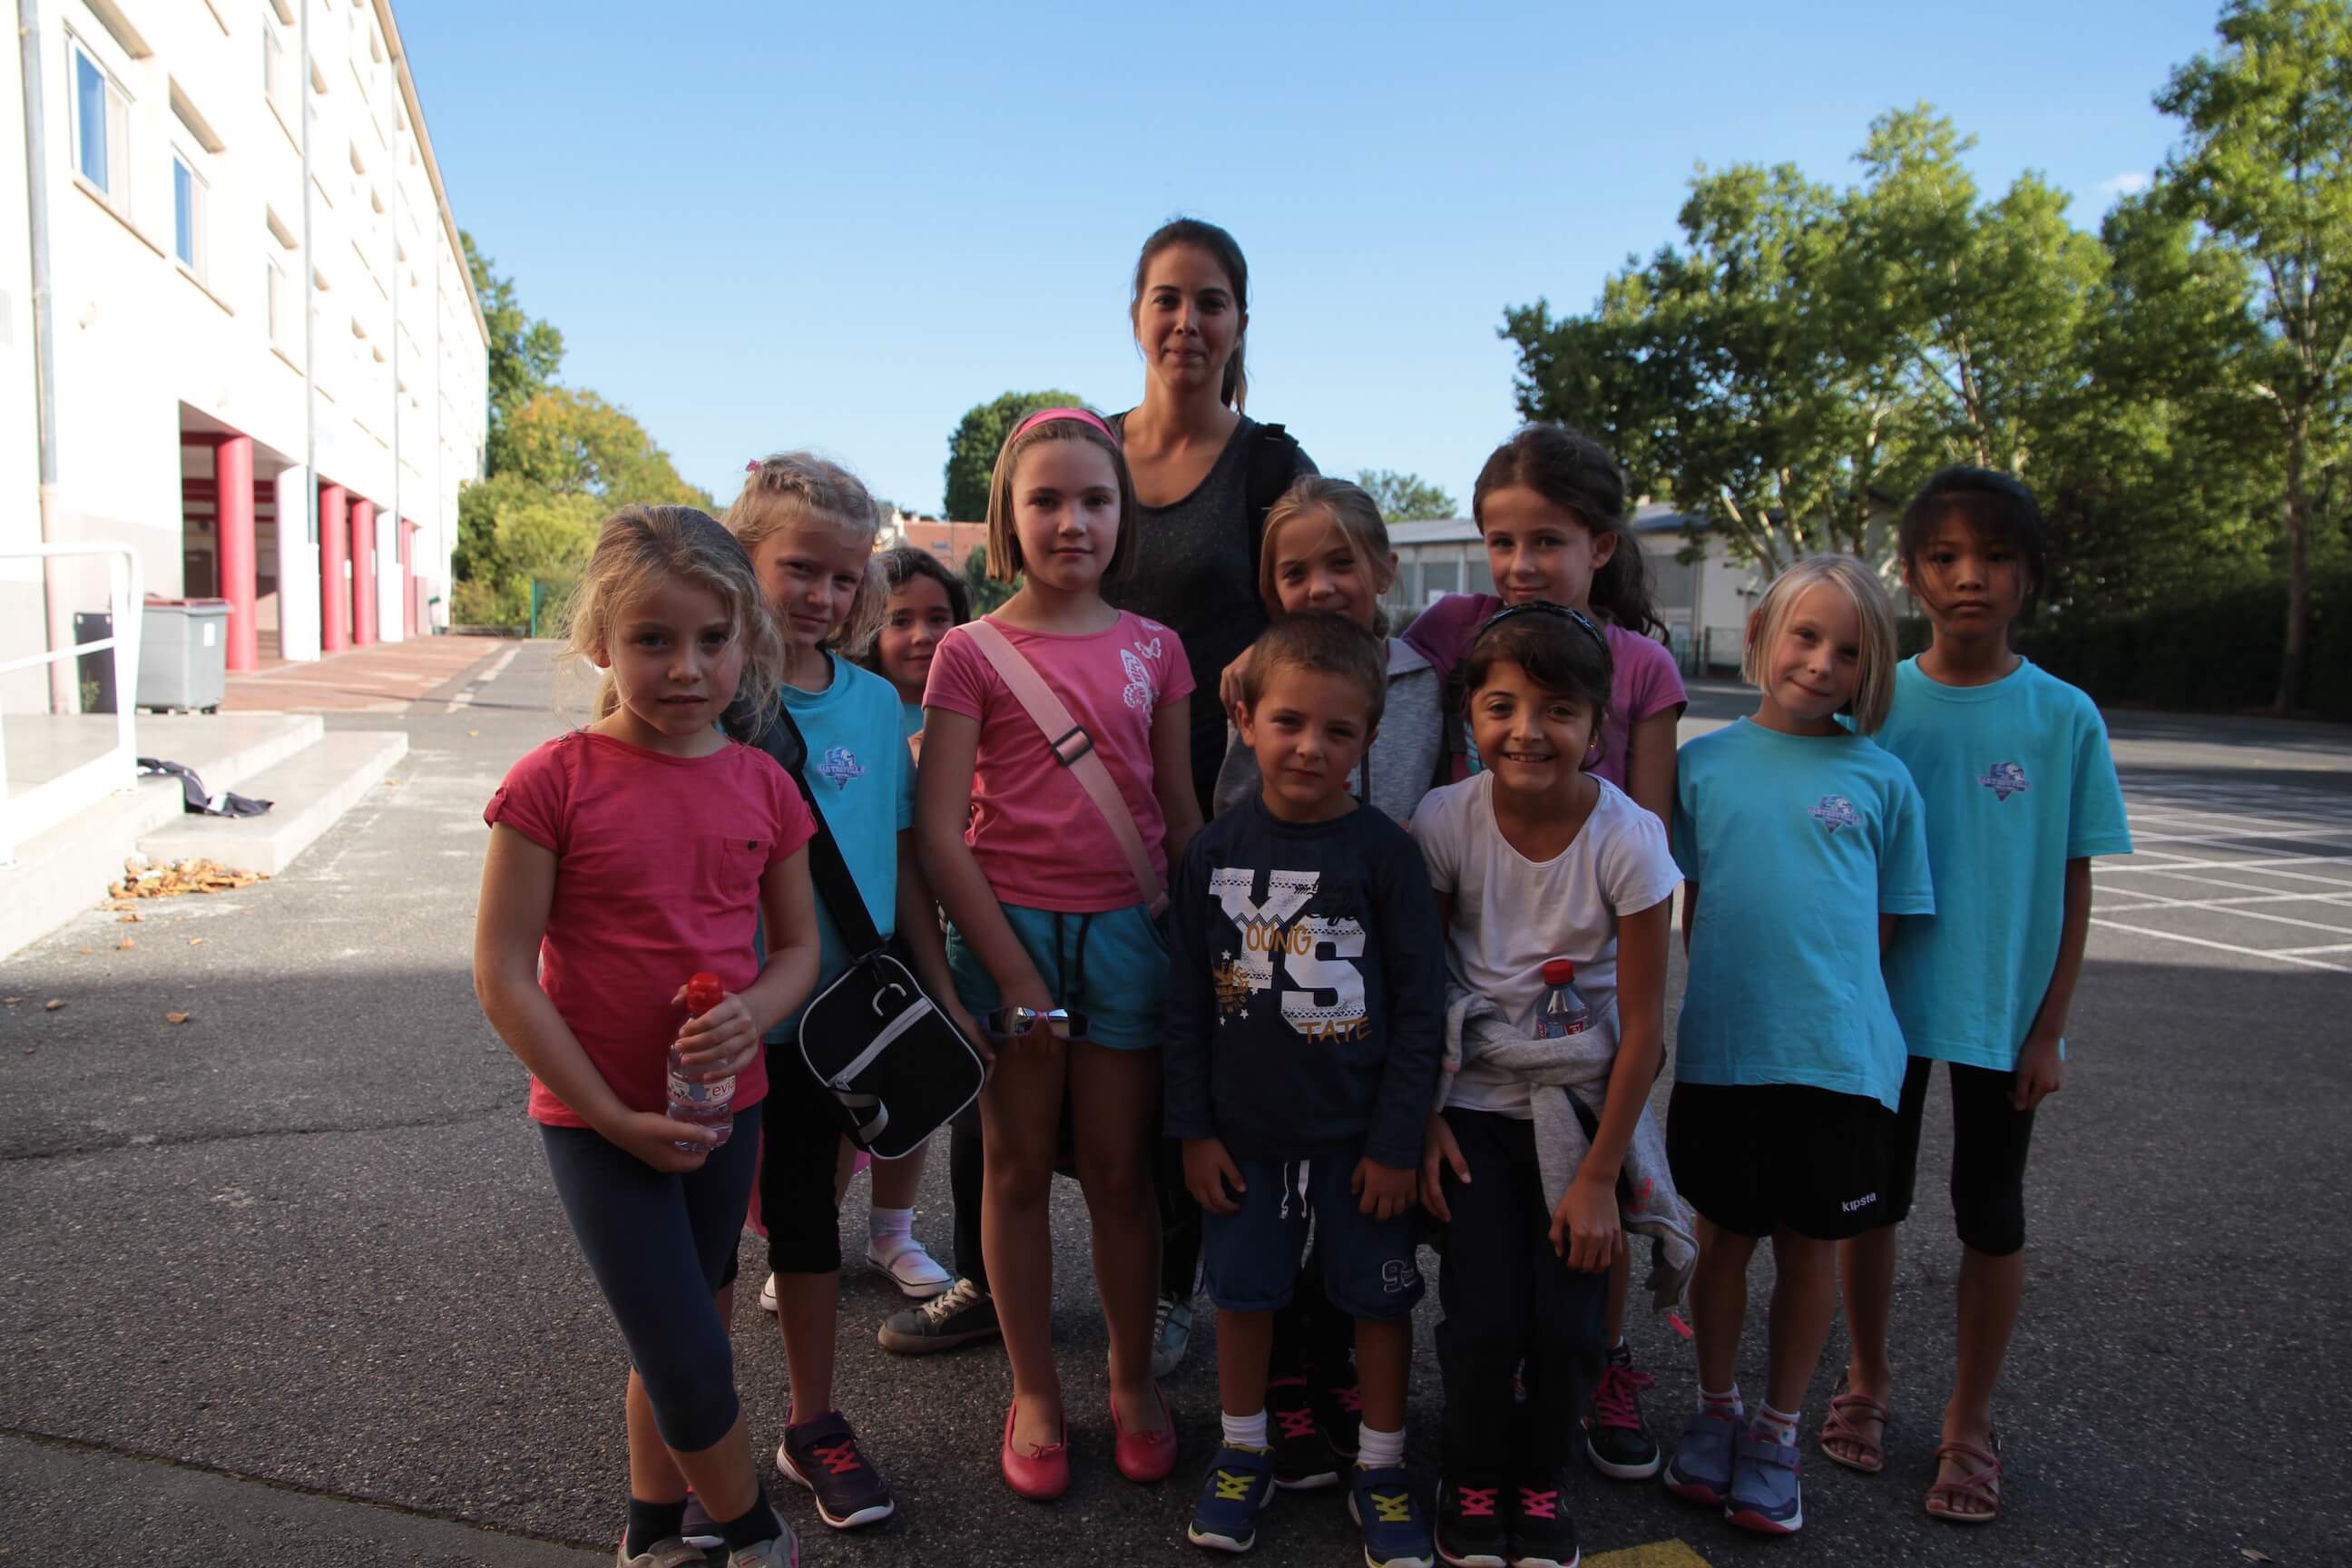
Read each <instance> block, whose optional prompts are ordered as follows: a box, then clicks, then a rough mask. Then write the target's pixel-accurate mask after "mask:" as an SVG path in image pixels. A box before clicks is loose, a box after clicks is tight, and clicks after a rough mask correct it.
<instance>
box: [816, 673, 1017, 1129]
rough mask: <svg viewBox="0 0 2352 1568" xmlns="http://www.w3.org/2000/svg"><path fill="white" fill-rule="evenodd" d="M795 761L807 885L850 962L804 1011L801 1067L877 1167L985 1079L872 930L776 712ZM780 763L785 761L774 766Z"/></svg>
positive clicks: (965, 1101) (967, 1045)
mask: <svg viewBox="0 0 2352 1568" xmlns="http://www.w3.org/2000/svg"><path fill="white" fill-rule="evenodd" d="M776 722H777V723H779V724H781V725H782V727H783V728H784V730H785V731H786V732H787V734H788V737H789V740H790V754H791V756H792V757H793V762H792V763H790V764H789V765H788V766H787V767H786V769H785V771H786V772H787V773H791V774H792V775H793V784H797V785H799V786H800V792H801V799H802V800H803V801H805V802H807V803H808V808H809V815H810V816H812V817H814V819H815V821H816V836H815V837H814V838H811V839H810V840H809V846H808V848H809V879H810V880H811V881H813V882H814V883H815V884H816V894H817V897H818V898H820V899H822V900H824V907H825V909H826V910H827V911H828V912H829V913H831V915H832V916H833V926H834V930H835V931H838V932H840V933H841V940H842V942H843V943H844V944H845V946H847V948H848V949H849V951H850V953H851V954H852V956H851V958H850V961H849V967H848V968H847V969H845V970H844V971H843V972H842V973H841V975H840V977H839V978H838V979H836V980H835V981H834V983H833V984H830V985H828V986H826V987H825V988H824V990H822V991H820V992H818V993H817V994H815V995H814V996H812V997H810V998H809V1003H808V1005H807V1007H805V1008H804V1009H803V1010H802V1013H801V1028H800V1046H801V1059H802V1060H803V1061H804V1062H806V1063H807V1064H808V1069H809V1071H810V1072H811V1073H812V1074H814V1076H815V1078H816V1080H817V1081H818V1082H819V1083H821V1084H823V1085H824V1087H825V1089H827V1090H829V1091H830V1092H831V1094H832V1096H833V1101H834V1106H835V1110H837V1111H838V1112H839V1113H840V1120H841V1126H842V1131H844V1132H845V1133H846V1134H847V1135H848V1138H849V1141H850V1142H853V1143H855V1144H856V1145H857V1146H858V1147H859V1148H860V1149H864V1150H866V1151H868V1152H871V1153H873V1154H874V1155H875V1156H876V1157H877V1158H879V1159H884V1160H896V1159H898V1158H900V1157H902V1156H904V1155H907V1154H911V1153H913V1152H915V1151H916V1150H917V1149H918V1148H919V1147H921V1145H922V1142H923V1141H924V1140H925V1139H927V1138H929V1136H930V1135H931V1134H932V1133H933V1132H935V1131H938V1130H939V1129H940V1126H941V1125H942V1124H943V1123H945V1122H946V1121H948V1119H949V1118H950V1117H952V1116H955V1115H956V1114H958V1113H959V1112H961V1110H963V1109H964V1107H966V1106H968V1105H970V1104H971V1102H972V1100H974V1099H976V1098H977V1097H978V1096H979V1094H980V1086H981V1083H982V1079H984V1077H985V1076H986V1074H985V1070H984V1069H983V1068H982V1066H981V1060H980V1053H979V1052H977V1051H975V1050H973V1049H972V1048H971V1042H970V1041H968V1040H966V1039H965V1038H964V1037H963V1036H962V1034H961V1032H960V1031H958V1029H957V1028H956V1026H955V1025H954V1024H952V1023H950V1021H949V1019H948V1016H947V1014H946V1013H944V1012H942V1011H940V1008H939V1006H938V1005H936V1004H934V1003H933V1002H932V1001H931V999H930V998H929V996H927V995H925V994H923V988H922V987H921V986H920V985H919V984H916V982H915V976H914V974H913V973H912V972H911V971H909V970H908V967H907V965H906V964H905V963H903V962H901V961H900V959H899V957H898V954H897V953H896V952H894V951H892V949H893V945H894V944H893V943H892V942H886V941H884V940H883V937H882V934H881V933H880V932H879V931H876V930H875V929H874V918H873V916H871V915H870V914H868V913H867V912H866V899H865V896H864V895H863V894H861V893H859V892H858V890H857V881H856V878H854V877H852V876H851V875H850V873H849V863H848V862H847V861H846V860H844V859H843V858H841V846H840V845H839V844H837V843H836V842H835V840H834V837H833V829H832V827H831V826H827V824H826V822H825V820H824V808H823V807H822V806H820V805H817V802H816V796H815V795H814V794H812V793H811V792H810V790H809V785H808V776H807V764H808V742H807V740H806V738H804V737H803V735H802V734H801V730H800V726H799V725H798V724H795V723H793V716H792V714H791V712H790V711H789V710H786V709H785V708H783V707H782V705H781V704H779V705H778V707H777V710H776ZM779 760H780V761H781V760H782V759H779Z"/></svg>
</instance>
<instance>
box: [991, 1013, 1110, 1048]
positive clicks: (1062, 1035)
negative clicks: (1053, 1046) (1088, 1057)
mask: <svg viewBox="0 0 2352 1568" xmlns="http://www.w3.org/2000/svg"><path fill="white" fill-rule="evenodd" d="M1039 1026H1044V1027H1045V1028H1047V1029H1050V1030H1052V1031H1053V1033H1054V1037H1055V1038H1056V1039H1062V1040H1083V1039H1085V1038H1086V1037H1087V1016H1086V1015H1085V1014H1084V1013H1073V1012H1071V1011H1070V1010H1069V1009H1068V1008H1066V1007H1055V1008H1054V1009H1053V1010H1052V1011H1050V1012H1044V1013H1041V1012H1039V1011H1038V1010H1037V1009H1036V1008H1034V1007H999V1008H998V1009H997V1010H996V1011H995V1012H993V1013H991V1014H990V1015H989V1016H988V1032H989V1033H990V1034H992V1035H994V1036H996V1037H998V1038H1000V1039H1006V1040H1017V1039H1020V1038H1021V1037H1024V1036H1025V1035H1033V1034H1034V1033H1036V1032H1037V1029H1038V1027H1039Z"/></svg>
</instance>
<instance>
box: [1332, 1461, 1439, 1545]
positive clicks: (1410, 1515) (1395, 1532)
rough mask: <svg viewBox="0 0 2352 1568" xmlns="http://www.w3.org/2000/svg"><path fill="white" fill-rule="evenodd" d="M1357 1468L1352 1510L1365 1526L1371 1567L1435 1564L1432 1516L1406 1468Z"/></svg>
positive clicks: (1351, 1493) (1350, 1493)
mask: <svg viewBox="0 0 2352 1568" xmlns="http://www.w3.org/2000/svg"><path fill="white" fill-rule="evenodd" d="M1353 1468H1354V1470H1355V1484H1354V1485H1353V1486H1352V1487H1350V1488H1349V1491H1348V1513H1349V1517H1351V1518H1353V1519H1354V1520H1355V1521H1356V1522H1357V1524H1359V1525H1360V1526H1361V1527H1362V1528H1363V1531H1364V1562H1365V1563H1367V1564H1368V1565H1369V1568H1431V1564H1432V1563H1433V1561H1434V1558H1435V1555H1436V1550H1435V1548H1434V1547H1433V1546H1432V1545H1431V1543H1430V1539H1429V1518H1428V1516H1427V1515H1426V1514H1424V1513H1423V1512H1422V1510H1421V1502H1420V1500H1418V1499H1417V1498H1415V1497H1414V1496H1413V1495H1412V1477H1411V1476H1409V1475H1407V1474H1406V1473H1405V1468H1404V1467H1403V1466H1402V1465H1385V1466H1382V1467H1381V1468H1379V1469H1377V1470H1373V1469H1367V1468H1364V1467H1363V1466H1361V1465H1357V1466H1355V1467H1353Z"/></svg>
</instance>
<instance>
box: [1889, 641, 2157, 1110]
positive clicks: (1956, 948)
mask: <svg viewBox="0 0 2352 1568" xmlns="http://www.w3.org/2000/svg"><path fill="white" fill-rule="evenodd" d="M1874 739H1875V740H1876V741H1877V742H1878V743H1879V745H1881V746H1882V747H1884V748H1885V749H1886V750H1887V751H1888V752H1892V753H1894V755H1895V757H1897V758H1899V759H1900V760H1901V761H1902V763H1903V764H1904V766H1905V767H1906V768H1908V769H1909V770H1910V773H1911V782H1912V783H1913V784H1916V785H1917V786H1918V789H1919V796H1920V798H1921V799H1922V800H1923V801H1925V802H1926V803H1927V863H1928V866H1929V867H1930V868H1931V869H1932V870H1933V872H1934V875H1935V879H1936V912H1935V914H1934V915H1933V916H1931V917H1929V918H1928V919H1926V920H1917V921H1904V922H1903V923H1902V924H1901V926H1899V927H1898V928H1897V929H1896V931H1895V945H1894V947H1893V948H1892V949H1890V950H1889V951H1888V952H1887V955H1886V983H1887V988H1888V989H1889V990H1890V991H1891V992H1892V993H1893V994H1894V997H1895V1017H1896V1018H1897V1019H1899V1020H1900V1021H1901V1023H1902V1025H1903V1038H1904V1042H1905V1044H1906V1045H1907V1046H1908V1047H1910V1051H1911V1054H1912V1055H1913V1056H1915V1057H1932V1058H1936V1059H1937V1060H1938V1061H1951V1062H1965V1063H1967V1064H1968V1065H1969V1066H1970V1067H1980V1068H1993V1069H1994V1070H1996V1071H2001V1072H2006V1071H2009V1070H2010V1069H2011V1068H2015V1067H2016V1066H2017V1058H2018V1052H2019V1051H2020V1049H2021V1047H2023V1046H2024V1044H2025V1037H2026V1034H2027V1033H2028V1031H2030V1030H2031V1029H2032V1027H2033V1019H2034V1016H2035V1015H2036V1014H2037V1013H2038V1012H2040V1011H2041V1008H2042V996H2043V994H2045V993H2046V992H2047V991H2048V990H2049V988H2050V976H2051V974H2052V973H2053V971H2054V970H2055V969H2056V968H2057V964H2058V941H2059V936H2060V931H2061V928H2062V927H2063V924H2064V921H2065V911H2066V862H2067V861H2069V860H2078V859H2084V858H2089V857H2091V856H2094V855H2128V854H2130V853H2131V847H2132V844H2131V827H2130V824H2129V822H2128V820H2127V819H2126V816H2125V813H2124V796H2123V789H2122V787H2121V786H2120V785H2119V784H2117V783H2116V763H2115V759H2114V757H2113V756H2111V755H2110V754H2109V753H2108V751H2107V726H2106V721H2105V720H2103V719H2101V718H2100V717H2099V710H2098V708H2097V706H2096V705H2095V704H2094V703H2093V702H2092V700H2090V698H2089V697H2087V696H2085V695H2084V693H2083V692H2081V691H2079V690H2077V689H2075V688H2074V687H2072V686H2069V685H2067V684H2066V683H2065V682H2064V681H2063V680H2061V679H2058V678H2057V677H2056V676H2054V675H2052V674H2050V673H2049V672H2048V671H2046V670H2043V669H2041V668H2036V667H2035V666H2034V665H2033V664H2032V663H2031V662H2030V661H2026V660H2021V661H2019V664H2018V667H2017V668H2015V669H2013V670H2011V672H2010V673H2009V674H2008V675H2006V676H2003V677H2002V678H2001V679H1999V680H1996V681H1993V682H1991V683H1990V684H1988V685H1984V686H1946V685H1944V684H1943V683H1942V682H1940V681H1937V680H1936V679H1933V678H1932V677H1930V676H1927V675H1926V674H1924V673H1922V672H1921V670H1920V668H1919V661H1918V660H1917V659H1916V658H1906V659H1905V660H1904V661H1903V663H1902V664H1901V665H1900V666H1899V667H1897V668H1896V670H1895V706H1894V710H1893V711H1892V712H1891V713H1889V715H1888V716H1887V721H1886V723H1885V725H1884V726H1883V727H1882V728H1881V729H1880V730H1879V731H1878V733H1877V734H1876V736H1874Z"/></svg>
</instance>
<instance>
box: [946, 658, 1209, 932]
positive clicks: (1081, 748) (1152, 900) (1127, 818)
mask: <svg viewBox="0 0 2352 1568" xmlns="http://www.w3.org/2000/svg"><path fill="white" fill-rule="evenodd" d="M963 629H964V631H965V632H966V633H968V634H969V635H970V636H971V640H972V643H973V645H974V646H976V647H978V648H979V649H980V651H981V653H982V656H983V657H984V658H987V660H988V662H989V663H990V664H991V665H992V666H994V667H995V669H996V673H997V674H998V675H1000V676H1002V677H1003V679H1004V684H1005V686H1006V687H1007V688H1008V689H1010V690H1011V691H1012V693H1013V700H1015V701H1017V702H1019V703H1020V704H1021V706H1022V707H1023V708H1024V709H1025V710H1027V711H1028V714H1029V717H1030V718H1031V720H1033V721H1034V722H1035V723H1036V726H1037V728H1038V729H1039V730H1040V731H1044V733H1045V743H1046V744H1047V745H1048V746H1049V747H1051V748H1052V749H1053V752H1054V760H1055V762H1058V763H1061V764H1062V765H1063V766H1064V767H1066V768H1067V769H1069V770H1070V776H1071V777H1072V778H1074V779H1076V780H1077V781H1078V787H1079V788H1080V789H1082V790H1085V791H1086V792H1087V799H1088V800H1090V801H1092V802H1094V805H1095V809H1096V810H1097V811H1098V812H1100V813H1101V814H1102V819H1103V821H1104V823H1105V824H1107V825H1108V826H1109V828H1110V836H1111V837H1113V838H1115V839H1117V840H1118V847H1119V853H1121V854H1122V855H1125V856H1126V857H1127V868H1128V870H1129V871H1130V872H1131V873H1133V874H1134V877H1135V886H1136V889H1137V891H1139V892H1140V893H1141V894H1142V895H1143V902H1144V905H1145V907H1146V908H1148V909H1149V910H1150V912H1151V914H1152V917H1153V918H1154V919H1157V918H1158V917H1159V915H1160V911H1161V910H1164V909H1166V908H1167V907H1168V894H1167V891H1166V890H1165V889H1162V888H1161V887H1160V878H1159V876H1158V874H1157V873H1155V872H1154V871H1153V870H1152V868H1151V854H1150V851H1149V850H1148V849H1146V848H1145V847H1143V835H1142V834H1141V833H1140V832H1139V831H1138V830H1137V828H1136V826H1135V814H1134V813H1133V812H1131V811H1129V810H1128V809H1127V802H1126V801H1125V800H1124V799H1122V798H1121V797H1120V795H1119V793H1118V783H1117V782H1116V781H1115V780H1113V779H1112V777H1111V776H1110V770H1109V769H1108V768H1107V767H1105V766H1103V760H1102V759H1101V758H1100V757H1098V756H1097V755H1095V742H1094V737H1093V736H1091V735H1089V734H1087V732H1086V730H1085V728H1084V727H1083V726H1081V725H1080V724H1079V723H1078V722H1077V721H1076V720H1075V719H1073V718H1071V717H1070V710H1068V709H1067V708H1066V707H1064V706H1063V705H1062V700H1061V699H1060V698H1058V697H1056V696H1055V695H1054V689H1053V688H1052V687H1050V686H1048V685H1046V684H1045V677H1044V676H1041V675H1039V674H1038V673H1037V667H1036V666H1035V665H1033V664H1031V663H1030V662H1029V660H1028V659H1027V658H1024V656H1023V654H1022V652H1021V650H1020V649H1019V648H1017V647H1013V642H1012V639H1010V638H1009V637H1006V636H1005V635H1004V634H1003V632H1002V631H999V630H998V629H997V628H996V627H995V626H992V625H991V624H990V623H989V622H988V621H986V620H985V619H979V620H970V621H966V622H965V623H964V626H963Z"/></svg>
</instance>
